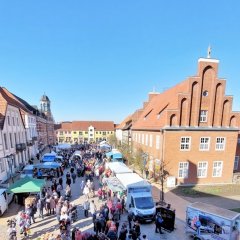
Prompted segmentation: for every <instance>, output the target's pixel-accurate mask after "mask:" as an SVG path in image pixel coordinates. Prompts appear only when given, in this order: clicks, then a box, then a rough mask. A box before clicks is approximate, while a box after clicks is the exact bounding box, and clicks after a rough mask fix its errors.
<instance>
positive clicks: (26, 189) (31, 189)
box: [8, 177, 46, 205]
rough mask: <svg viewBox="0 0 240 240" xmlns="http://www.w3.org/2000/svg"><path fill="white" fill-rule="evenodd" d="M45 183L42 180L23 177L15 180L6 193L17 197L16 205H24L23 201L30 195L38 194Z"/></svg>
mask: <svg viewBox="0 0 240 240" xmlns="http://www.w3.org/2000/svg"><path fill="white" fill-rule="evenodd" d="M45 184H46V182H45V180H43V179H35V178H30V177H25V178H21V179H19V180H17V181H16V182H15V183H13V184H12V185H11V186H10V187H9V188H8V192H10V193H14V194H15V195H16V196H17V199H18V203H19V204H21V205H24V203H25V199H26V198H27V197H28V196H29V194H30V193H40V192H41V189H42V188H43V187H44V186H45Z"/></svg>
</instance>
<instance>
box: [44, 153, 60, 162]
mask: <svg viewBox="0 0 240 240" xmlns="http://www.w3.org/2000/svg"><path fill="white" fill-rule="evenodd" d="M56 155H57V154H56V153H46V154H44V155H43V157H42V161H43V162H54V161H55V157H56Z"/></svg>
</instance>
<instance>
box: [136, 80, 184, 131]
mask: <svg viewBox="0 0 240 240" xmlns="http://www.w3.org/2000/svg"><path fill="white" fill-rule="evenodd" d="M188 91H189V79H187V80H185V81H183V82H181V83H179V84H177V85H176V86H174V87H172V88H170V89H168V90H166V91H165V92H163V93H160V94H158V95H156V96H154V97H153V98H152V99H151V100H150V102H149V103H148V104H147V106H146V107H145V108H144V109H143V112H142V113H141V115H140V117H139V119H138V120H137V121H136V122H135V123H133V127H132V129H159V128H161V127H163V126H165V125H166V121H167V110H174V109H177V107H178V94H179V93H185V92H188ZM158 115H159V117H158Z"/></svg>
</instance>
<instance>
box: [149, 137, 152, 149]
mask: <svg viewBox="0 0 240 240" xmlns="http://www.w3.org/2000/svg"><path fill="white" fill-rule="evenodd" d="M152 140H153V135H152V134H150V136H149V147H152Z"/></svg>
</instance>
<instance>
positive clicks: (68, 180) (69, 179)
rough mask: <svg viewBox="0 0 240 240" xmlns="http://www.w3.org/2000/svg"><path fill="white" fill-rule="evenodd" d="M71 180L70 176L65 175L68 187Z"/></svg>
mask: <svg viewBox="0 0 240 240" xmlns="http://www.w3.org/2000/svg"><path fill="white" fill-rule="evenodd" d="M71 183H72V180H71V177H67V179H66V185H68V186H69V187H70V186H71Z"/></svg>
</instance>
